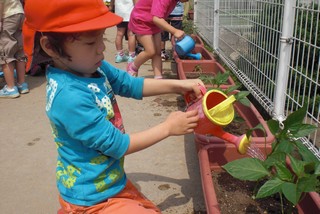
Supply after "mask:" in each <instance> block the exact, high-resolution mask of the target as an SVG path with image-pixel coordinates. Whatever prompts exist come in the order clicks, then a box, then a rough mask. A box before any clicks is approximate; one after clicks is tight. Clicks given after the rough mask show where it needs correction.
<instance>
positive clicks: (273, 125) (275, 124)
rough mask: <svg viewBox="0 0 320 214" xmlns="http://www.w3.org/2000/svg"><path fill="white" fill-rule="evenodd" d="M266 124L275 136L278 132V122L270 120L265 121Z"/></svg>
mask: <svg viewBox="0 0 320 214" xmlns="http://www.w3.org/2000/svg"><path fill="white" fill-rule="evenodd" d="M267 124H268V127H269V129H270V131H271V133H272V134H273V135H276V134H277V133H278V132H279V129H280V127H279V122H278V121H276V120H272V119H271V120H268V121H267Z"/></svg>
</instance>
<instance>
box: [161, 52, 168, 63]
mask: <svg viewBox="0 0 320 214" xmlns="http://www.w3.org/2000/svg"><path fill="white" fill-rule="evenodd" d="M161 59H162V61H166V60H168V59H169V55H168V54H167V53H166V51H161Z"/></svg>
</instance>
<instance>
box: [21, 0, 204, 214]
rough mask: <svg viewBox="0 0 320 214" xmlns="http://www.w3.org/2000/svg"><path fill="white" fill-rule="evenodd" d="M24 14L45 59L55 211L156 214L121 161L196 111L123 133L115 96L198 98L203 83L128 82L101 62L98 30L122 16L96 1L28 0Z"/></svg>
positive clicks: (178, 131)
mask: <svg viewBox="0 0 320 214" xmlns="http://www.w3.org/2000/svg"><path fill="white" fill-rule="evenodd" d="M65 11H68V12H65ZM25 14H26V21H25V28H29V29H32V30H33V31H36V32H37V35H38V36H37V37H35V38H38V39H36V41H35V47H37V46H40V47H41V49H40V52H41V53H42V54H43V55H45V56H47V57H51V59H52V61H53V63H52V66H49V67H48V69H47V74H46V76H47V102H46V113H47V116H48V118H49V120H50V123H51V127H52V133H53V136H54V141H55V143H56V145H57V151H58V158H57V169H56V179H57V187H58V190H59V193H60V198H59V201H60V204H61V206H62V209H63V211H64V212H65V213H139V214H140V213H159V212H160V211H159V209H158V208H157V207H156V206H155V205H154V204H153V203H152V202H150V201H149V200H147V199H146V198H145V197H144V196H143V195H142V194H141V193H139V192H138V190H137V189H136V188H134V186H133V185H132V184H131V183H130V181H129V180H128V179H127V177H126V174H125V172H124V168H123V163H124V156H125V155H128V154H131V153H134V152H137V151H140V150H142V149H145V148H147V147H149V146H152V145H154V144H156V143H158V142H160V141H161V140H163V139H165V138H167V137H169V136H173V135H183V134H188V133H192V132H193V130H194V128H195V127H196V126H197V122H198V114H197V111H190V112H189V111H188V112H180V111H177V112H173V113H171V114H170V115H169V116H168V118H167V119H166V120H165V121H164V122H162V123H161V124H158V125H156V126H154V127H152V128H150V129H147V130H144V131H141V132H138V133H133V134H127V133H125V130H124V127H123V123H122V118H121V114H120V110H119V107H118V105H117V102H116V98H115V95H120V96H124V97H130V98H134V99H142V98H143V97H146V96H153V95H158V94H165V93H181V94H185V93H192V94H193V95H194V97H201V93H200V90H199V87H198V85H199V84H202V85H203V83H202V82H201V81H200V80H183V81H182V80H156V79H144V78H142V77H139V78H135V77H132V76H130V75H129V74H128V73H127V72H125V71H122V70H119V69H117V68H115V67H113V66H112V65H111V64H109V63H108V62H106V61H104V55H103V52H104V50H105V44H104V41H103V34H104V31H105V29H106V28H108V27H111V26H114V25H116V24H118V23H120V22H121V21H122V18H121V17H119V16H117V15H115V14H113V13H111V12H109V11H108V9H107V7H106V6H105V5H104V4H103V1H100V0H96V1H92V0H68V1H43V0H28V1H26V5H25ZM26 32H28V31H26Z"/></svg>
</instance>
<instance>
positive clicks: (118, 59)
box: [115, 54, 128, 63]
mask: <svg viewBox="0 0 320 214" xmlns="http://www.w3.org/2000/svg"><path fill="white" fill-rule="evenodd" d="M127 60H128V57H127V55H125V54H117V55H116V60H115V62H116V63H120V62H126V61H127Z"/></svg>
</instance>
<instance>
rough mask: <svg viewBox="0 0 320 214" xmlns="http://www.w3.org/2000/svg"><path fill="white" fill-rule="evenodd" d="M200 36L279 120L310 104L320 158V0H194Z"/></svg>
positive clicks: (312, 141)
mask: <svg viewBox="0 0 320 214" xmlns="http://www.w3.org/2000/svg"><path fill="white" fill-rule="evenodd" d="M194 11H195V14H194V19H195V20H194V23H195V27H196V30H197V32H198V33H199V35H200V36H201V37H202V38H203V39H204V40H205V41H206V42H207V43H208V45H210V46H212V47H213V49H214V52H215V53H216V54H217V55H218V56H219V57H220V58H221V59H222V60H223V61H224V62H225V63H226V64H227V65H228V67H229V68H230V69H231V70H232V71H233V73H234V74H235V75H236V76H237V77H238V79H239V80H240V81H241V82H242V83H243V84H244V86H246V87H247V88H248V90H249V91H250V92H251V93H252V95H253V96H254V97H255V99H256V100H257V101H258V102H259V103H260V104H261V106H262V107H263V108H264V109H265V110H266V111H267V112H268V113H269V114H270V115H271V116H273V117H275V118H277V119H278V120H279V121H280V122H282V121H284V120H285V118H286V115H288V114H289V113H290V112H292V111H295V110H297V109H298V108H301V107H302V106H303V105H307V106H308V114H307V117H306V122H307V123H310V124H313V125H316V126H317V127H318V129H317V131H316V132H314V133H313V134H312V135H311V136H309V137H308V138H304V139H302V142H303V143H304V144H305V145H306V146H307V147H308V148H309V149H310V150H312V151H313V152H314V154H315V155H316V156H317V157H318V158H319V159H320V150H319V147H320V77H319V76H320V74H319V68H320V0H304V1H302V0H296V1H293V0H252V1H249V0H195V1H194Z"/></svg>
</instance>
